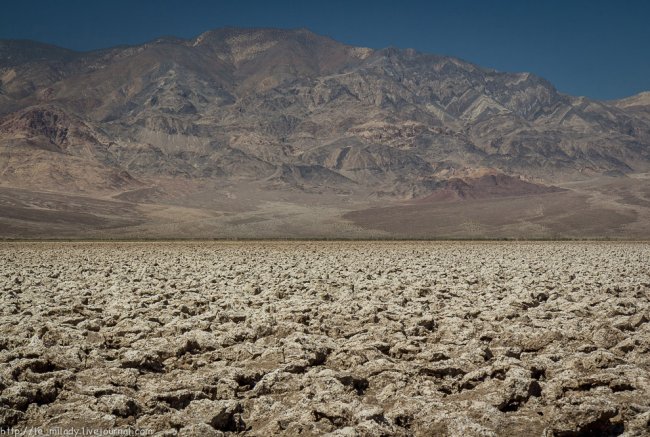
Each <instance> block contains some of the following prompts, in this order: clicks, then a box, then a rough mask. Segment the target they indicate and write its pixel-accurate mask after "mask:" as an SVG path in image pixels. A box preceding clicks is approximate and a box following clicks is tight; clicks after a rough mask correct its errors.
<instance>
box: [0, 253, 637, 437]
mask: <svg viewBox="0 0 650 437" xmlns="http://www.w3.org/2000/svg"><path fill="white" fill-rule="evenodd" d="M0 287H1V290H2V291H1V295H0V296H1V302H0V314H1V315H0V335H1V337H0V390H1V395H0V425H1V426H2V428H8V427H14V428H22V427H25V426H27V427H29V426H36V427H42V428H48V427H49V428H52V427H56V426H60V427H82V426H85V427H86V428H93V429H115V428H123V429H126V428H130V429H139V430H143V429H144V430H151V431H155V432H157V433H159V435H184V436H190V435H192V436H210V435H223V434H224V433H225V434H229V433H241V434H247V435H255V436H271V435H288V436H289V435H290V436H293V435H323V434H328V433H330V435H339V436H354V435H361V436H379V435H398V436H410V435H416V436H428V435H441V436H444V435H450V436H460V435H462V436H523V435H530V436H542V435H543V436H547V437H549V436H579V435H625V436H641V435H650V423H649V422H650V322H649V319H650V301H649V299H650V244H648V243H593V242H591V243H570V242H559V243H557V242H548V243H547V242H540V243H515V242H504V243H468V242H465V243H416V242H413V243H404V242H395V243H387V242H384V243H372V242H357V243H343V242H329V243H322V242H292V243H278V242H258V243H119V244H118V243H35V244H27V243H11V244H3V245H0Z"/></svg>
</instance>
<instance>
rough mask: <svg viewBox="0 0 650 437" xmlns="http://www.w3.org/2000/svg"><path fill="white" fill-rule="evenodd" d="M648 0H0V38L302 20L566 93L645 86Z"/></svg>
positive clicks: (133, 39) (187, 34) (600, 95)
mask: <svg viewBox="0 0 650 437" xmlns="http://www.w3.org/2000/svg"><path fill="white" fill-rule="evenodd" d="M648 16H650V2H647V1H637V0H628V1H626V2H620V3H618V4H617V2H613V1H602V0H591V1H588V0H572V1H558V0H548V1H545V2H524V1H521V0H519V1H506V0H501V1H500V0H495V1H470V0H458V1H453V2H452V1H447V2H437V1H408V0H403V1H401V2H397V1H383V0H374V1H349V0H348V1H339V0H331V1H327V2H324V1H318V2H315V1H268V0H267V1H246V0H241V1H227V2H226V1H197V0H183V1H164V0H158V1H153V0H141V1H128V0H113V1H97V2H95V1H92V2H90V1H87V0H68V1H66V0H62V1H58V2H53V1H36V0H23V1H21V2H8V3H6V4H5V5H3V12H2V14H0V38H2V39H33V40H38V41H43V42H48V43H51V44H55V45H59V46H63V47H68V48H72V49H76V50H91V49H96V48H103V47H110V46H115V45H120V44H139V43H142V42H145V41H148V40H151V39H153V38H155V37H158V36H162V35H174V36H178V37H183V38H191V37H195V36H196V35H198V34H200V33H202V32H204V31H205V30H209V29H213V28H217V27H224V26H236V27H280V28H296V27H307V28H309V29H310V30H312V31H314V32H316V33H319V34H323V35H327V36H330V37H332V38H334V39H336V40H338V41H341V42H344V43H347V44H352V45H358V46H365V47H372V48H382V47H387V46H395V47H400V48H406V47H411V48H415V49H417V50H420V51H424V52H429V53H436V54H443V55H451V56H456V57H459V58H463V59H465V60H468V61H471V62H474V63H476V64H479V65H482V66H485V67H491V68H495V69H498V70H503V71H513V72H516V71H530V72H533V73H535V74H538V75H540V76H542V77H545V78H546V79H548V80H550V81H551V82H552V83H553V84H554V85H556V86H557V88H558V89H559V90H560V91H562V92H565V93H569V94H573V95H585V96H589V97H592V98H597V99H615V98H621V97H626V96H629V95H632V94H636V93H638V92H641V91H649V90H650V48H649V47H648V42H649V41H650V26H648V24H647V18H648Z"/></svg>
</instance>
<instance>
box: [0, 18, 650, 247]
mask: <svg viewBox="0 0 650 437" xmlns="http://www.w3.org/2000/svg"><path fill="white" fill-rule="evenodd" d="M613 80H624V79H623V78H613ZM649 213H650V93H641V94H639V95H636V96H632V97H629V98H626V99H622V100H617V101H598V100H593V99H589V98H586V97H574V96H570V95H566V94H563V93H561V92H559V91H558V90H556V89H555V88H554V87H553V85H552V84H551V83H549V82H548V81H547V80H545V79H543V78H540V77H538V76H535V75H534V74H530V73H506V72H500V71H495V70H492V69H488V68H483V67H480V66H477V65H474V64H472V63H470V62H466V61H463V60H460V59H456V58H453V57H448V56H437V55H431V54H426V53H420V52H417V51H415V50H412V49H397V48H386V49H380V50H374V49H369V48H363V47H353V46H349V45H345V44H342V43H339V42H337V41H335V40H333V39H330V38H328V37H325V36H321V35H317V34H314V33H312V32H310V31H309V30H307V29H292V30H282V29H238V28H223V29H216V30H212V31H208V32H205V33H203V34H201V35H199V36H198V37H196V38H194V39H189V40H188V39H181V38H175V37H161V38H157V39H155V40H153V41H150V42H148V43H145V44H142V45H137V46H120V47H114V48H109V49H103V50H96V51H90V52H76V51H72V50H68V49H64V48H60V47H55V46H52V45H48V44H43V43H38V42H32V41H15V40H2V41H0V236H2V237H6V238H13V237H22V238H39V237H48V238H49V237H51V238H56V237H80V238H89V237H97V238H103V237H106V238H121V237H123V238H140V237H200V238H212V237H215V238H219V237H259V238H264V237H283V238H284V237H328V238H329V237H342V238H356V237H360V238H366V237H368V238H375V237H376V238H396V237H402V238H403V237H407V238H411V237H412V238H446V237H451V238H455V237H461V238H464V237H471V238H483V237H493V238H501V237H511V238H558V237H569V238H578V237H590V238H605V237H607V238H609V237H611V238H646V237H649V236H650V214H649Z"/></svg>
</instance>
